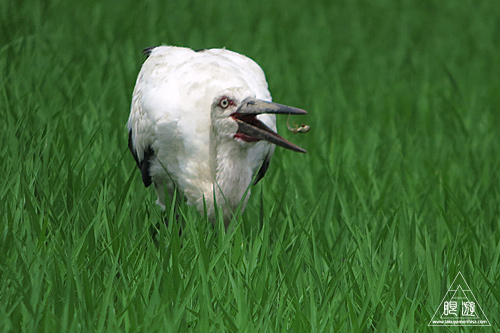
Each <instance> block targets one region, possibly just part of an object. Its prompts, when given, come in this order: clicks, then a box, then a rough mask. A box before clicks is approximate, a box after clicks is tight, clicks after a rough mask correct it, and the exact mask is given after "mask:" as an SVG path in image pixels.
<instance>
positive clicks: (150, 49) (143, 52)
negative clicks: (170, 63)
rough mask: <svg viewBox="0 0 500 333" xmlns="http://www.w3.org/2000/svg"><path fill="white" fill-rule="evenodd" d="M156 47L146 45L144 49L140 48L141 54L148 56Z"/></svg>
mask: <svg viewBox="0 0 500 333" xmlns="http://www.w3.org/2000/svg"><path fill="white" fill-rule="evenodd" d="M156 48H157V46H150V47H146V48H145V49H144V50H142V54H143V55H145V56H146V57H149V55H150V54H151V52H153V50H154V49H156Z"/></svg>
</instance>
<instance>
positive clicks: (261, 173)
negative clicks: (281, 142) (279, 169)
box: [253, 155, 271, 185]
mask: <svg viewBox="0 0 500 333" xmlns="http://www.w3.org/2000/svg"><path fill="white" fill-rule="evenodd" d="M269 162H271V156H269V155H266V157H265V158H264V162H262V165H261V166H260V169H259V172H257V177H255V181H254V182H253V184H254V185H255V184H257V183H258V182H259V181H260V180H261V179H262V178H264V175H265V174H266V172H267V168H269Z"/></svg>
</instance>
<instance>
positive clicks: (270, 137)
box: [231, 97, 307, 153]
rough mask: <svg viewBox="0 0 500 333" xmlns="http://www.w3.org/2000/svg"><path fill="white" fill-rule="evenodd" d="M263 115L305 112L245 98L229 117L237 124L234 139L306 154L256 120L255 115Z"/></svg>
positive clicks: (304, 112)
mask: <svg viewBox="0 0 500 333" xmlns="http://www.w3.org/2000/svg"><path fill="white" fill-rule="evenodd" d="M263 113H272V114H306V113H307V111H304V110H302V109H298V108H294V107H291V106H287V105H282V104H278V103H273V102H266V101H263V100H260V99H255V98H251V97H249V98H246V99H245V100H244V101H243V102H242V103H241V105H240V107H239V108H238V110H237V111H236V112H235V113H233V114H232V115H231V117H233V119H234V120H236V122H237V123H238V132H237V133H236V137H237V138H240V139H242V140H245V141H247V142H253V141H259V140H266V141H268V142H271V143H274V144H275V145H277V146H281V147H283V148H287V149H291V150H293V151H297V152H300V153H306V151H305V150H304V149H302V148H300V147H299V146H297V145H294V144H293V143H291V142H290V141H288V140H286V139H284V138H282V137H281V136H280V135H279V134H278V133H276V132H274V131H273V130H271V129H270V128H269V127H267V126H266V125H265V124H264V123H263V122H261V121H260V120H258V119H257V118H256V116H257V115H259V114H263Z"/></svg>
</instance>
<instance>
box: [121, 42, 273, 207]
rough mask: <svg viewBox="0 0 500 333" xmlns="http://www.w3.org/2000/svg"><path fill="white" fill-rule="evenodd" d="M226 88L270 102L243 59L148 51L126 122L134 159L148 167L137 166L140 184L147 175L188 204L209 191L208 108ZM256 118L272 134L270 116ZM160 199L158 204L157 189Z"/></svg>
mask: <svg viewBox="0 0 500 333" xmlns="http://www.w3.org/2000/svg"><path fill="white" fill-rule="evenodd" d="M230 87H243V88H247V89H249V90H250V91H252V92H254V93H255V97H256V98H259V99H262V100H267V101H270V100H271V95H270V93H269V90H268V86H267V82H266V79H265V75H264V72H263V71H262V69H261V68H260V67H259V65H257V64H256V63H255V62H254V61H253V60H251V59H249V58H247V57H245V56H243V55H240V54H238V53H235V52H232V51H229V50H225V49H210V50H201V51H198V52H196V51H193V50H191V49H188V48H181V47H169V46H161V47H157V48H154V49H152V50H151V53H150V55H149V57H148V59H146V61H145V62H144V64H143V66H142V68H141V71H140V73H139V76H138V78H137V82H136V86H135V89H134V93H133V98H132V107H131V113H130V118H129V121H128V129H129V133H130V146H131V149H132V151H133V152H134V153H135V157H136V161H137V163H138V165H139V167H141V165H145V166H147V167H145V168H141V172H143V180H144V179H148V178H147V176H149V179H151V181H152V182H154V183H155V185H156V186H157V190H159V189H158V186H164V185H163V184H166V185H167V186H168V187H169V189H170V190H172V189H173V187H174V186H178V187H179V188H180V190H182V192H183V193H184V194H185V195H186V197H187V199H188V204H192V203H194V202H193V200H197V199H196V198H199V197H200V195H203V194H204V193H205V194H206V193H209V192H210V190H211V189H212V186H213V179H214V161H213V155H214V154H213V151H212V150H213V147H211V146H210V124H211V121H210V106H211V104H212V100H213V98H214V97H215V96H216V94H217V93H218V92H220V91H221V90H224V89H227V88H230ZM259 119H260V120H261V121H263V122H264V123H265V124H266V125H267V126H269V127H270V128H271V129H273V130H276V120H275V117H274V116H273V115H260V116H259ZM259 147H261V146H259V145H256V147H255V149H257V150H259V149H261V148H259ZM259 153H260V154H263V153H262V152H259ZM264 153H265V152H264ZM269 153H271V152H269ZM144 163H147V165H146V164H144ZM259 167H260V165H255V166H252V168H253V169H255V170H258V168H259ZM143 169H146V170H145V171H143ZM144 172H147V173H148V174H147V175H144ZM255 172H256V171H255ZM145 176H146V177H145ZM145 184H146V181H145ZM159 184H161V185H159ZM146 185H148V184H146ZM200 189H201V191H202V192H203V193H200ZM159 195H160V198H159V203H160V204H163V203H164V202H162V201H163V200H162V199H163V198H161V194H160V191H159ZM190 201H191V202H190Z"/></svg>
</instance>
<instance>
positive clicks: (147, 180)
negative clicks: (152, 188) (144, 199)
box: [128, 130, 155, 187]
mask: <svg viewBox="0 0 500 333" xmlns="http://www.w3.org/2000/svg"><path fill="white" fill-rule="evenodd" d="M128 149H130V152H131V153H132V156H134V160H135V163H136V164H137V167H138V168H139V170H141V175H142V182H143V183H144V186H146V187H148V186H149V185H151V183H152V180H151V175H150V174H149V167H150V164H151V158H152V157H153V156H154V155H155V152H154V150H153V148H151V146H148V148H147V149H146V151H145V152H144V158H143V159H142V161H139V157H138V156H137V152H136V151H135V149H134V145H133V144H132V130H130V131H129V132H128Z"/></svg>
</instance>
